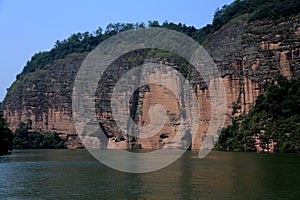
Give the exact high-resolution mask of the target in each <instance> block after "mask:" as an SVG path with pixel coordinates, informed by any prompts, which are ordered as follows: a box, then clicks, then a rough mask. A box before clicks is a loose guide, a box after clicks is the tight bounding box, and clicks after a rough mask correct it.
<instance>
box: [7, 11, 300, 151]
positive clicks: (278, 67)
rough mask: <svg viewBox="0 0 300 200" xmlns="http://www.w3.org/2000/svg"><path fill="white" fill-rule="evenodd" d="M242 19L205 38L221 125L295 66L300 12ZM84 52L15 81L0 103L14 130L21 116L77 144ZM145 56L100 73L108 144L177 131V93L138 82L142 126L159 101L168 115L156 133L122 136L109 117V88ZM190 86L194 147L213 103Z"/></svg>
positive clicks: (153, 143)
mask: <svg viewBox="0 0 300 200" xmlns="http://www.w3.org/2000/svg"><path fill="white" fill-rule="evenodd" d="M247 19H248V17H247V15H245V16H240V17H238V18H235V19H233V20H231V21H230V22H229V23H227V24H226V25H225V26H224V27H222V28H221V29H220V30H219V31H217V32H216V33H214V34H213V35H211V36H210V37H209V38H207V40H206V41H205V42H204V47H205V48H206V50H207V51H208V52H209V53H210V55H211V56H212V58H213V59H214V61H215V63H216V65H217V66H218V68H219V71H220V73H221V75H222V78H223V82H224V85H225V90H226V99H227V112H226V113H227V116H226V124H228V123H230V121H231V118H232V116H233V115H232V114H234V115H240V114H246V113H247V112H248V111H249V109H250V108H251V106H253V105H254V103H255V99H256V98H257V96H258V95H259V94H261V93H262V92H263V91H264V89H265V88H266V86H267V84H268V83H270V82H272V81H276V77H277V76H278V75H279V74H282V75H284V76H286V77H292V76H294V75H295V73H297V72H298V71H299V69H300V23H299V21H300V15H297V16H294V17H290V18H288V19H284V20H283V19H282V20H277V21H276V22H274V21H268V20H264V21H254V22H251V23H250V22H248V21H247ZM135 53H136V52H135ZM85 56H86V54H71V55H69V56H67V57H66V58H64V59H62V60H57V61H55V62H54V64H52V65H51V66H48V67H47V69H46V70H37V71H36V72H34V73H30V74H28V75H27V76H26V77H24V78H23V80H17V81H16V82H15V83H14V84H13V85H12V86H11V88H10V89H9V90H8V94H7V96H6V98H5V100H4V102H3V105H4V116H5V118H6V119H7V122H8V124H9V126H10V128H11V129H13V130H14V129H16V128H17V126H18V124H19V123H20V122H25V123H27V124H28V127H29V128H30V129H31V130H34V131H43V132H57V133H59V134H60V135H61V137H65V138H72V142H70V146H69V147H70V148H71V147H74V146H76V145H78V143H79V141H78V143H76V142H74V134H76V130H75V128H74V125H73V122H72V110H71V96H72V87H73V81H74V78H75V75H76V72H77V70H78V69H79V67H80V65H81V62H82V61H83V59H84V58H85ZM145 58H147V59H148V57H147V56H146V55H144V54H143V53H140V55H139V58H138V59H137V60H136V61H134V64H133V63H130V62H115V63H113V64H112V65H111V66H110V70H108V71H107V72H106V74H105V77H104V79H103V80H105V81H103V82H100V83H99V91H98V92H97V95H96V99H97V102H98V104H97V105H98V107H97V114H98V118H99V122H100V125H101V126H102V128H103V129H104V130H105V133H106V135H107V136H108V137H109V142H108V144H107V148H111V147H112V144H117V145H118V146H119V147H122V148H128V147H129V146H128V144H129V142H128V141H130V145H131V147H138V148H139V147H142V148H150V149H156V148H160V147H161V146H162V145H164V144H167V143H168V142H169V141H170V139H171V138H173V137H174V135H175V134H176V131H177V128H178V125H179V124H178V120H179V119H178V116H179V109H178V105H179V103H178V100H177V99H176V98H174V96H172V94H171V93H170V92H169V91H168V89H166V88H163V87H160V86H157V85H149V86H147V87H141V88H139V90H138V92H137V93H135V95H133V98H132V101H131V110H132V113H134V114H133V115H132V118H133V119H134V121H135V122H136V123H137V124H139V125H141V126H145V125H147V124H149V123H150V118H149V115H148V112H149V108H150V107H151V106H152V105H154V104H155V103H160V104H162V105H164V106H165V108H166V110H167V116H168V120H167V121H166V124H165V126H164V127H163V128H162V130H160V131H159V132H158V133H157V134H155V135H153V136H152V137H150V138H148V139H147V140H146V139H139V138H132V137H128V136H126V135H124V133H122V131H121V130H120V128H118V126H117V125H116V123H115V121H114V119H113V116H112V112H111V109H110V108H109V106H110V102H109V99H110V96H109V95H108V94H109V91H112V89H113V86H114V84H115V82H116V80H118V78H120V77H121V75H122V74H124V73H125V72H126V71H127V70H129V69H132V68H133V67H134V66H135V65H138V64H141V63H143V62H144V59H145ZM173 61H174V62H173ZM148 62H152V63H156V64H165V65H167V66H170V67H173V68H175V69H176V67H177V65H178V63H176V60H172V58H171V59H170V58H168V59H164V58H162V57H161V58H159V57H156V58H155V59H153V58H152V60H148ZM192 73H193V71H192ZM192 85H193V88H194V90H195V92H196V95H197V97H198V100H199V107H200V108H201V110H200V121H199V125H200V126H199V127H200V128H199V130H198V134H197V135H196V137H195V139H194V140H193V141H192V146H191V148H192V149H198V148H200V147H201V144H202V140H203V137H204V136H205V134H206V132H207V128H208V126H209V123H210V116H211V105H210V95H209V91H208V89H207V87H206V86H205V84H203V83H201V78H200V79H199V80H198V81H194V82H193V83H192ZM75 141H77V140H75Z"/></svg>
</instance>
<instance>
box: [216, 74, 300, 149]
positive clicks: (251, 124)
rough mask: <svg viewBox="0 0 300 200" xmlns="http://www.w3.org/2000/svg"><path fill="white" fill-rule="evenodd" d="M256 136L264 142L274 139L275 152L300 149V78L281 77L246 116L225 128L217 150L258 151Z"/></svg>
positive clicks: (258, 99) (259, 98) (260, 97)
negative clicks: (288, 78)
mask: <svg viewBox="0 0 300 200" xmlns="http://www.w3.org/2000/svg"><path fill="white" fill-rule="evenodd" d="M233 114H234V113H233ZM254 136H257V137H258V138H259V139H260V140H261V141H263V143H264V144H269V143H271V141H274V142H275V144H276V145H275V151H280V152H300V78H292V79H291V80H287V79H286V78H285V77H282V76H281V77H279V78H278V83H277V84H275V83H273V84H272V85H271V86H270V87H269V88H268V89H267V91H266V92H265V93H263V94H261V95H260V96H258V98H257V100H256V104H255V106H254V107H253V108H252V109H251V110H250V111H249V113H248V114H247V115H246V116H241V117H238V118H234V119H233V121H232V125H229V126H228V127H227V128H224V129H223V130H222V132H221V135H220V137H219V141H218V143H217V144H216V149H219V150H228V151H256V148H255V146H254V143H255V140H254Z"/></svg>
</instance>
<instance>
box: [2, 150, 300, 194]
mask: <svg viewBox="0 0 300 200" xmlns="http://www.w3.org/2000/svg"><path fill="white" fill-rule="evenodd" d="M0 199H1V200H2V199H65V200H68V199H114V200H119V199H172V200H173V199H174V200H176V199H251V200H252V199H300V154H279V153H278V154H264V153H261V154H258V153H232V152H211V153H210V154H209V155H208V156H207V157H206V158H204V159H199V158H198V152H197V151H188V152H186V153H185V154H184V155H183V156H182V157H181V158H180V159H178V160H177V161H176V162H174V163H173V164H171V165H169V166H168V167H166V168H164V169H161V170H159V171H155V172H150V173H144V174H130V173H123V172H119V171H116V170H113V169H111V168H108V167H106V166H105V165H103V164H101V163H100V162H99V161H97V160H95V159H94V158H93V157H92V156H90V154H89V153H88V151H86V150H66V149H64V150H15V151H14V152H13V153H12V154H11V155H7V156H1V157H0Z"/></svg>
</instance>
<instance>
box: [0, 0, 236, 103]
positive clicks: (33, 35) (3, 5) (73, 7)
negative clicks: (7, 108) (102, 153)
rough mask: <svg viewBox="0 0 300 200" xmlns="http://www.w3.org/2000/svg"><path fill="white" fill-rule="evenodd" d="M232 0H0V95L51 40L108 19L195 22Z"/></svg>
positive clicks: (103, 23) (209, 17)
mask: <svg viewBox="0 0 300 200" xmlns="http://www.w3.org/2000/svg"><path fill="white" fill-rule="evenodd" d="M231 2H233V0H212V1H204V0H185V1H183V0H181V1H177V0H172V1H171V0H151V1H150V0H149V1H146V0H106V1H101V0H84V1H83V0H82V1H78V0H43V1H41V0H26V1H25V0H0V101H2V100H3V98H4V97H5V95H6V92H7V88H9V87H10V85H11V84H12V83H13V82H14V81H15V79H16V75H17V74H19V73H20V72H21V71H22V69H23V67H24V66H25V64H26V62H27V61H28V60H30V58H31V57H32V56H33V55H34V54H35V53H38V52H40V51H48V50H50V49H51V48H53V46H54V44H55V41H57V40H64V39H66V38H68V37H69V36H70V35H71V34H73V33H78V32H86V31H89V32H91V33H92V32H93V31H96V30H97V29H98V27H102V28H103V29H104V30H105V28H106V26H107V25H108V24H109V23H117V22H122V23H136V22H145V23H146V24H147V22H148V21H149V20H152V21H153V20H157V21H159V22H160V23H163V22H164V21H168V22H174V23H179V22H181V23H182V24H186V25H189V26H195V27H196V28H201V27H203V26H205V25H206V24H208V23H211V22H212V19H213V15H214V13H215V11H216V9H217V8H221V7H222V6H223V5H225V4H230V3H231Z"/></svg>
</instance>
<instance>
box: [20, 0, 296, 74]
mask: <svg viewBox="0 0 300 200" xmlns="http://www.w3.org/2000/svg"><path fill="white" fill-rule="evenodd" d="M299 10H300V1H298V0H272V1H270V0H236V1H234V2H233V3H232V4H230V5H224V6H223V7H222V8H221V9H217V10H216V12H215V15H214V18H213V22H212V24H208V25H207V26H205V27H203V28H200V29H196V28H195V27H194V26H187V25H185V24H182V23H179V24H175V23H172V22H167V21H166V22H164V23H162V24H159V22H158V21H149V22H148V24H147V25H146V24H145V23H135V24H134V23H115V24H109V25H108V26H107V27H106V30H105V31H103V29H102V28H100V27H99V28H98V29H97V30H96V31H95V32H94V33H89V32H84V33H76V34H72V35H71V36H70V37H69V38H67V39H65V40H63V41H59V40H58V41H56V43H55V45H54V48H52V49H51V50H50V51H45V52H39V53H36V54H35V55H34V56H32V58H31V60H30V61H28V62H27V64H26V66H25V67H24V69H23V71H22V73H21V74H18V75H17V80H19V79H22V77H23V76H24V75H25V74H28V73H31V72H34V71H35V70H37V69H47V66H49V65H50V64H51V63H53V61H55V60H58V59H62V58H65V57H66V56H67V55H69V54H71V53H83V52H89V51H91V50H92V49H93V48H95V47H96V46H97V45H98V44H99V43H100V42H102V41H104V40H105V39H107V38H109V37H111V36H113V35H115V34H117V33H119V32H122V31H126V30H132V29H139V28H147V27H161V28H168V29H172V30H176V31H179V32H182V33H184V34H186V35H188V36H190V37H192V38H193V39H195V40H196V41H198V42H199V43H202V42H203V41H204V40H205V39H206V38H207V37H208V36H209V35H210V34H212V33H214V32H215V31H217V30H219V29H220V28H221V27H222V26H223V25H225V24H226V23H227V22H229V21H230V20H232V19H233V18H236V17H238V16H241V15H244V14H247V13H248V14H249V16H250V20H260V19H271V20H276V19H278V18H282V17H285V16H290V15H293V14H298V13H299Z"/></svg>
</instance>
